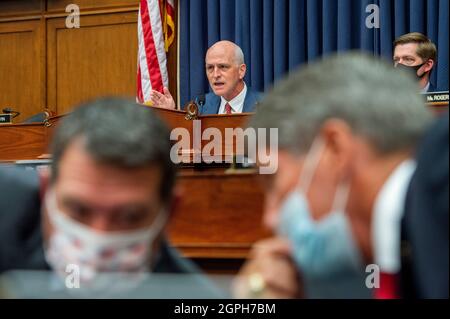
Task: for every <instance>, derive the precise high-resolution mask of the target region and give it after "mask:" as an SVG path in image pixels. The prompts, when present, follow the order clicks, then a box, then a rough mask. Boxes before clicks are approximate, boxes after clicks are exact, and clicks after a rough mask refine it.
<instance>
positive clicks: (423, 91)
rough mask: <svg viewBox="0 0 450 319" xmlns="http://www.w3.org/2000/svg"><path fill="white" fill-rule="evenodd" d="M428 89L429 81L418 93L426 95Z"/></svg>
mask: <svg viewBox="0 0 450 319" xmlns="http://www.w3.org/2000/svg"><path fill="white" fill-rule="evenodd" d="M429 89H430V81H428V83H427V85H425V87H424V88H423V89H422V91H420V93H427V92H428V90H429Z"/></svg>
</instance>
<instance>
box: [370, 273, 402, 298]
mask: <svg viewBox="0 0 450 319" xmlns="http://www.w3.org/2000/svg"><path fill="white" fill-rule="evenodd" d="M397 287H398V274H389V273H383V272H382V273H381V274H380V288H378V289H376V290H375V299H398V298H400V296H399V294H398V291H397Z"/></svg>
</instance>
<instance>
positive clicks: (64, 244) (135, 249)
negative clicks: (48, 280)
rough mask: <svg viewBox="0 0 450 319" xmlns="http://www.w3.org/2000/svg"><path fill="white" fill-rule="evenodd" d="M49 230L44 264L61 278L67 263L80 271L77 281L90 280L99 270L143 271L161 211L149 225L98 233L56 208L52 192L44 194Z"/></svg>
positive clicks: (162, 216) (160, 225)
mask: <svg viewBox="0 0 450 319" xmlns="http://www.w3.org/2000/svg"><path fill="white" fill-rule="evenodd" d="M46 206H47V214H48V217H49V221H50V223H51V224H52V225H53V233H52V235H51V236H50V238H49V241H48V243H47V247H46V249H45V255H46V260H47V262H48V264H49V265H50V266H51V268H52V269H54V270H55V271H56V272H57V273H58V274H60V275H61V276H62V277H63V278H65V277H67V273H66V267H67V265H76V266H78V267H79V270H80V283H89V282H93V281H94V279H96V277H98V275H99V274H100V273H107V272H127V273H128V272H134V273H143V272H146V271H148V270H149V269H150V267H149V264H150V260H151V256H152V252H151V246H152V243H153V241H154V240H155V238H156V236H157V235H158V234H159V232H160V231H161V229H162V228H163V226H164V224H165V219H166V214H165V213H163V212H161V213H160V214H158V217H157V218H156V220H155V221H154V223H153V224H152V226H151V227H149V228H146V229H143V230H138V231H128V232H109V233H108V232H98V231H95V230H94V229H92V228H89V227H88V226H86V225H84V224H82V223H79V222H77V221H75V220H73V219H71V218H70V217H68V216H67V215H65V214H64V213H62V212H61V211H59V210H58V208H57V204H56V197H55V194H54V192H51V193H49V194H48V195H47V196H46Z"/></svg>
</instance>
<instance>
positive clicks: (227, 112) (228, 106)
mask: <svg viewBox="0 0 450 319" xmlns="http://www.w3.org/2000/svg"><path fill="white" fill-rule="evenodd" d="M225 114H231V105H230V104H229V103H228V102H227V104H225Z"/></svg>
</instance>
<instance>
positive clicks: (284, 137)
mask: <svg viewBox="0 0 450 319" xmlns="http://www.w3.org/2000/svg"><path fill="white" fill-rule="evenodd" d="M328 119H340V120H342V121H344V122H346V123H347V124H348V125H349V126H350V127H351V129H352V131H353V132H354V134H357V135H360V136H362V137H364V138H365V139H366V140H367V141H368V142H369V143H370V145H371V146H372V147H373V148H374V149H375V150H376V151H378V152H379V153H381V154H383V153H384V154H386V153H390V152H396V151H399V150H406V149H409V148H411V147H414V146H415V145H416V143H417V141H418V139H419V138H420V137H421V135H422V134H423V132H424V130H425V129H426V126H427V124H428V123H429V122H430V120H431V114H430V112H429V111H428V110H427V108H426V106H425V104H424V99H423V97H421V96H420V95H419V94H418V88H417V83H416V82H415V81H413V80H411V79H409V77H408V76H407V75H406V74H403V73H402V72H399V71H398V70H396V69H394V68H393V67H392V65H390V64H387V63H385V62H384V61H381V60H380V59H376V58H374V57H370V56H367V55H363V54H360V53H348V54H344V55H342V54H341V55H336V56H333V57H331V58H328V59H325V60H323V61H321V62H318V63H313V64H311V65H308V66H306V67H304V68H302V69H300V70H299V71H296V72H294V73H292V74H291V75H290V76H289V77H288V78H287V79H285V80H283V81H281V82H280V83H278V84H277V85H276V86H275V88H273V90H272V91H271V92H270V93H269V94H268V95H267V96H266V98H265V99H264V101H263V102H262V103H261V105H260V106H259V108H258V113H257V114H256V115H255V116H254V117H253V118H252V120H251V122H250V124H249V125H250V126H251V127H255V128H272V127H274V128H278V129H279V147H280V148H281V149H285V150H288V151H290V152H291V153H295V154H304V153H306V152H307V151H308V150H309V148H310V146H311V144H312V142H313V140H314V138H315V137H316V136H317V135H318V134H319V130H320V128H321V126H322V125H323V124H324V123H325V121H326V120H328Z"/></svg>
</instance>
